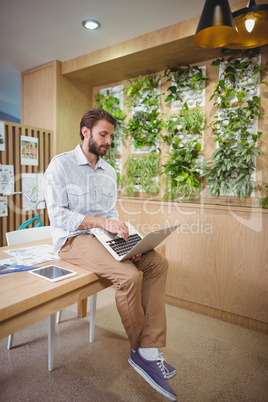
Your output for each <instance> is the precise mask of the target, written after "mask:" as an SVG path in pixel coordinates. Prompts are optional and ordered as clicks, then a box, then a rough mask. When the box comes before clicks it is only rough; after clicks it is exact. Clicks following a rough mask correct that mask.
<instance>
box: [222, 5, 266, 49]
mask: <svg viewBox="0 0 268 402" xmlns="http://www.w3.org/2000/svg"><path fill="white" fill-rule="evenodd" d="M233 17H234V21H235V24H236V27H237V30H238V35H237V37H236V38H235V40H234V41H232V42H231V43H229V44H228V45H227V46H226V47H228V48H229V49H250V48H254V47H259V46H264V45H267V43H268V4H259V5H256V3H255V1H254V0H250V1H249V3H248V6H247V7H245V8H241V10H238V11H235V12H234V13H233Z"/></svg>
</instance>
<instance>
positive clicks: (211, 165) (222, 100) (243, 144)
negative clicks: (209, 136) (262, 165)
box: [200, 52, 263, 200]
mask: <svg viewBox="0 0 268 402" xmlns="http://www.w3.org/2000/svg"><path fill="white" fill-rule="evenodd" d="M221 62H222V59H221V60H219V59H217V60H216V61H215V62H213V63H212V65H213V66H216V67H219V66H220V63H221ZM251 64H252V58H249V57H246V56H245V53H244V52H243V54H242V57H241V59H235V58H233V57H232V58H229V59H228V64H227V68H226V69H225V70H224V73H223V74H222V76H221V77H220V80H219V82H218V84H217V85H216V87H215V91H214V94H213V95H212V97H211V100H212V99H213V98H214V96H215V95H216V94H217V95H218V103H217V104H218V106H219V113H218V116H216V117H215V118H216V120H215V121H214V122H212V124H211V125H210V126H211V127H212V130H213V133H214V134H215V136H216V138H215V142H216V143H217V144H218V148H217V149H216V150H215V151H214V152H213V154H212V156H211V158H209V159H206V160H205V161H203V162H202V164H201V165H200V168H201V169H202V170H203V174H202V176H205V177H206V182H207V184H208V186H209V188H208V192H207V194H211V195H212V196H213V197H220V196H221V195H229V194H232V195H235V196H237V197H239V198H240V200H242V199H243V198H244V197H249V196H250V195H251V194H252V191H253V190H254V188H255V181H254V179H253V172H254V171H255V170H256V158H257V157H258V156H259V155H260V154H261V150H260V149H258V141H259V139H260V137H261V135H262V133H261V132H259V131H258V130H257V128H256V127H255V126H256V124H255V122H257V118H258V117H259V116H262V115H263V113H260V98H259V97H258V96H253V97H252V99H248V100H247V99H246V98H245V92H244V89H243V86H241V83H242V85H244V84H243V82H244V80H247V82H248V80H249V78H248V71H251V74H252V75H251V77H250V78H254V79H255V77H256V76H257V74H258V73H259V72H260V71H261V70H262V67H261V66H254V68H251V69H250V70H249V69H248V68H249V66H251ZM243 74H244V75H243ZM253 81H254V80H253ZM258 83H261V82H260V81H258V82H257V81H255V84H258ZM255 84H254V85H255ZM235 97H236V98H237V101H238V106H237V105H236V106H235V107H234V105H233V104H231V101H233V100H234V98H235Z"/></svg>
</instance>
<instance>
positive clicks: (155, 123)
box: [126, 110, 163, 148]
mask: <svg viewBox="0 0 268 402" xmlns="http://www.w3.org/2000/svg"><path fill="white" fill-rule="evenodd" d="M159 115H160V113H159V112H158V111H156V110H152V111H151V112H136V113H135V114H134V116H133V118H132V119H129V122H128V124H127V129H126V132H127V133H129V134H130V135H131V137H132V138H133V140H134V145H135V148H142V147H144V146H149V147H156V146H157V139H158V136H159V133H160V131H161V129H162V127H163V120H162V119H161V118H159Z"/></svg>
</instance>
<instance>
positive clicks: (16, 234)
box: [6, 226, 97, 371]
mask: <svg viewBox="0 0 268 402" xmlns="http://www.w3.org/2000/svg"><path fill="white" fill-rule="evenodd" d="M48 238H51V232H50V226H40V227H37V228H29V229H23V230H15V231H13V232H7V233H6V240H7V245H8V246H13V245H16V244H20V243H26V242H30V241H34V240H42V239H48ZM96 304H97V294H94V295H92V296H90V319H89V342H90V343H92V342H93V341H94V332H95V318H96ZM60 313H61V312H60V311H58V312H57V315H56V318H55V314H52V315H51V316H49V317H48V370H49V371H52V370H53V361H54V338H55V320H56V322H57V323H59V322H60ZM12 343H13V334H11V335H9V336H8V342H7V349H11V348H12Z"/></svg>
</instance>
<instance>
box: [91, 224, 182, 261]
mask: <svg viewBox="0 0 268 402" xmlns="http://www.w3.org/2000/svg"><path fill="white" fill-rule="evenodd" d="M126 224H127V226H128V229H129V236H128V240H127V241H126V240H124V239H123V238H122V237H121V236H119V235H117V234H114V233H110V232H108V231H107V230H104V229H102V228H94V229H90V231H91V232H92V234H94V235H95V236H96V238H97V239H98V240H99V241H100V242H101V243H102V245H103V246H104V247H105V248H106V249H107V250H108V251H109V253H110V254H111V255H112V256H113V257H114V258H115V259H116V260H117V261H124V260H128V259H129V258H131V257H133V256H134V255H136V254H143V253H146V252H147V251H150V250H153V249H154V248H155V247H157V246H158V245H159V244H160V243H161V242H162V241H163V240H165V239H166V237H168V236H169V235H170V234H171V233H172V232H173V231H174V230H175V229H177V227H178V226H180V225H175V226H171V227H167V228H165V229H160V230H156V231H154V232H150V233H147V235H146V236H144V237H143V236H142V235H141V234H140V233H139V232H138V231H137V230H136V229H135V228H134V227H133V226H132V225H131V224H130V223H128V222H126Z"/></svg>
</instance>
